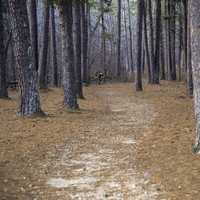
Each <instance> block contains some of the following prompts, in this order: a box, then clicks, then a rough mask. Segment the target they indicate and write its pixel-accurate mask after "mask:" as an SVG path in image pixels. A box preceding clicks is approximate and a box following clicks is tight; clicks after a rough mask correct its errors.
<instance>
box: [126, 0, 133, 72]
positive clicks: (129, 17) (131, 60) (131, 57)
mask: <svg viewBox="0 0 200 200" xmlns="http://www.w3.org/2000/svg"><path fill="white" fill-rule="evenodd" d="M127 5H128V20H129V26H128V28H129V35H130V37H129V39H130V42H129V43H130V44H129V45H130V47H129V49H130V65H131V70H132V73H133V75H134V66H133V39H132V37H133V34H132V27H131V24H132V21H131V9H130V1H129V0H127Z"/></svg>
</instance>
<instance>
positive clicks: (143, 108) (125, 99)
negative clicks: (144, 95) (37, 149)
mask: <svg viewBox="0 0 200 200" xmlns="http://www.w3.org/2000/svg"><path fill="white" fill-rule="evenodd" d="M95 95H96V97H97V98H99V99H101V102H102V104H103V105H104V108H103V109H105V111H106V112H105V114H103V115H100V116H97V118H96V119H94V120H93V121H92V122H91V124H89V125H88V130H87V131H88V132H89V133H90V137H88V138H85V137H84V138H76V139H74V140H68V141H67V142H66V144H65V146H64V147H63V149H62V150H61V156H60V157H59V158H58V160H57V162H56V163H55V166H53V168H52V169H51V175H50V177H49V178H48V180H47V184H48V185H49V186H50V187H53V188H61V189H62V188H64V189H63V190H62V191H59V190H58V191H57V192H55V193H54V195H52V193H51V194H50V196H49V194H46V195H47V199H55V197H56V198H57V197H59V199H66V195H67V196H69V198H70V199H72V200H78V199H81V200H94V199H96V200H103V199H113V200H133V199H137V200H149V199H151V200H153V199H155V198H156V196H157V191H156V186H154V185H150V184H148V178H146V179H145V178H144V177H141V176H139V174H137V171H136V169H135V159H134V157H135V145H136V142H137V140H136V134H142V132H143V131H144V130H145V129H146V128H149V126H150V124H151V121H152V120H153V119H154V112H153V108H152V107H151V106H150V105H148V104H147V103H145V102H144V101H141V102H136V101H135V100H134V97H133V96H128V95H127V93H126V91H123V90H122V89H120V88H119V89H118V90H113V87H109V86H108V87H107V88H104V89H103V90H97V92H96V94H95Z"/></svg>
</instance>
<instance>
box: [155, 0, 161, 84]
mask: <svg viewBox="0 0 200 200" xmlns="http://www.w3.org/2000/svg"><path fill="white" fill-rule="evenodd" d="M160 26H161V0H156V41H155V42H156V43H155V56H154V67H153V83H154V84H159V71H160V70H159V69H160V63H159V58H160V36H161V33H160V31H161V27H160Z"/></svg>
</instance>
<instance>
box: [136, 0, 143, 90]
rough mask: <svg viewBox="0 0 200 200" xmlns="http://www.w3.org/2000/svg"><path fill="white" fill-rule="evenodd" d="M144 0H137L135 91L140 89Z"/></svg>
mask: <svg viewBox="0 0 200 200" xmlns="http://www.w3.org/2000/svg"><path fill="white" fill-rule="evenodd" d="M143 11H144V0H139V1H138V5H137V12H138V13H137V46H136V47H137V58H136V61H137V64H136V66H137V77H136V91H142V89H143V88H142V27H143Z"/></svg>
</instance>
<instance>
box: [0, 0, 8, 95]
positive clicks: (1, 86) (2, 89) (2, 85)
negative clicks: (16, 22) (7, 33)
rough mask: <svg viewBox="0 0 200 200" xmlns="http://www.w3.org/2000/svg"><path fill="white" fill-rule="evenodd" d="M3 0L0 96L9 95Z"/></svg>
mask: <svg viewBox="0 0 200 200" xmlns="http://www.w3.org/2000/svg"><path fill="white" fill-rule="evenodd" d="M2 6H3V5H2V0H0V98H7V97H8V90H7V83H6V52H5V45H4V42H5V38H4V23H3V8H2Z"/></svg>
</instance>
